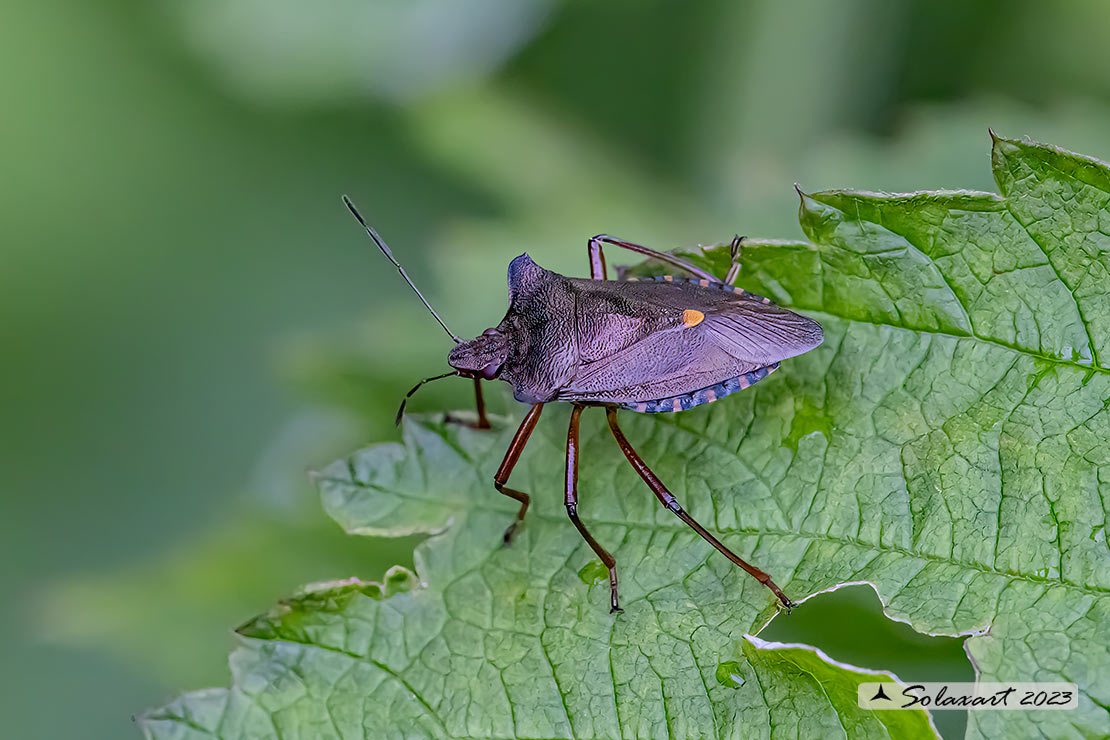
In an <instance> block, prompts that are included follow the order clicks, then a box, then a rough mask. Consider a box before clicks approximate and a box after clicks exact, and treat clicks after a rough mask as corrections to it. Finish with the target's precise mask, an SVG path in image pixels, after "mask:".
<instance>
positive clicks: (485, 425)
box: [474, 378, 490, 429]
mask: <svg viewBox="0 0 1110 740" xmlns="http://www.w3.org/2000/svg"><path fill="white" fill-rule="evenodd" d="M474 403H475V404H476V405H477V407H478V422H477V423H476V424H475V425H474V428H475V429H489V428H490V424H489V419H487V418H486V399H485V397H484V396H483V395H482V381H481V379H480V378H475V379H474Z"/></svg>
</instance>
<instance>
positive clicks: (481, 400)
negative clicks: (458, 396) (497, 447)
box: [444, 378, 491, 429]
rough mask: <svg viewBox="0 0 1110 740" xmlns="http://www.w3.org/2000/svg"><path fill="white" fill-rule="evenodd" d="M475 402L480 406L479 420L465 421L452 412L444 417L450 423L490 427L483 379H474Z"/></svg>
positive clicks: (477, 427)
mask: <svg viewBox="0 0 1110 740" xmlns="http://www.w3.org/2000/svg"><path fill="white" fill-rule="evenodd" d="M474 403H475V405H476V406H477V408H478V421H465V420H463V419H458V418H456V417H454V416H452V415H451V414H447V418H446V419H444V421H446V422H447V423H448V424H461V425H462V426H466V427H470V428H471V429H490V428H491V425H490V423H489V418H488V417H487V416H486V399H485V397H484V396H483V395H482V379H481V378H475V379H474Z"/></svg>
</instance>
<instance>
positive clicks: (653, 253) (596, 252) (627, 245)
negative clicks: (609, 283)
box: [587, 234, 721, 283]
mask: <svg viewBox="0 0 1110 740" xmlns="http://www.w3.org/2000/svg"><path fill="white" fill-rule="evenodd" d="M602 244H611V245H612V246H614V247H621V248H623V249H627V250H629V251H632V252H636V253H637V254H642V255H644V256H645V257H651V258H653V259H657V260H659V261H660V262H665V263H667V264H668V265H673V266H674V267H677V268H679V269H681V270H685V271H686V272H688V273H690V274H691V275H697V276H698V277H699V278H701V279H702V280H708V281H710V282H713V283H719V282H721V279H720V278H718V277H717V276H716V275H713V274H712V273H709V272H706V271H705V270H703V269H701V268H700V267H696V266H695V265H692V264H690V263H689V262H687V261H686V260H684V259H682V258H681V257H675V256H674V255H673V254H667V253H666V252H660V251H659V250H657V249H652V248H651V247H645V246H643V245H641V244H634V243H632V242H626V241H623V240H621V239H614V238H613V237H611V236H609V235H608V234H598V235H597V236H595V237H593V238H592V239H590V242H589V245H588V247H587V249H588V251H589V256H590V278H591V279H592V280H605V279H606V270H605V255H604V254H602V251H601V246H602Z"/></svg>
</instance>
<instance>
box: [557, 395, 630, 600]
mask: <svg viewBox="0 0 1110 740" xmlns="http://www.w3.org/2000/svg"><path fill="white" fill-rule="evenodd" d="M582 408H583V407H582V406H578V405H575V406H574V408H573V409H572V410H571V412H570V430H569V431H568V432H567V489H566V498H565V499H564V503H565V504H566V507H567V516H569V517H570V521H571V522H572V523H573V524H574V526H575V527H576V528H577V529H578V534H580V535H582V539H584V540H586V544H587V545H589V546H590V549H591V550H593V551H594V554H595V555H597V556H598V557H599V558H601V562H602V563H604V564H605V567H606V568H608V569H609V613H610V614H612V613H613V612H619V611H621V607H620V604H619V603H617V561H616V559H614V558H613V556H612V555H610V554H609V551H608V550H606V549H605V548H604V547H602V546H601V545H599V544H598V543H597V540H595V539H594V538H593V535H591V534H590V533H589V532H588V531H586V525H585V524H583V523H582V520H581V519H579V518H578V417H580V416H581V415H582Z"/></svg>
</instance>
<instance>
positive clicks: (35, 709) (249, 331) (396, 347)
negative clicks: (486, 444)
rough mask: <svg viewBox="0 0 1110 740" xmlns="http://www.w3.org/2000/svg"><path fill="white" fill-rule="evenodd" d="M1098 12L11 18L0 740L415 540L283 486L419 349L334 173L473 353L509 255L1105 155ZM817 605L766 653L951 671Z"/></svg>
mask: <svg viewBox="0 0 1110 740" xmlns="http://www.w3.org/2000/svg"><path fill="white" fill-rule="evenodd" d="M1107 28H1110V5H1107V4H1106V3H1104V2H1100V1H1099V0H1075V1H1072V2H1046V0H1007V1H1006V2H1002V1H998V2H978V3H966V2H956V1H955V0H943V1H938V0H918V1H914V2H901V3H889V2H885V1H884V0H842V1H841V2H836V3H829V2H821V1H820V0H811V1H806V0H787V1H784V2H775V3H770V2H725V1H724V0H718V1H716V2H702V3H685V2H678V1H677V0H648V1H647V2H643V1H641V2H631V1H624V2H605V3H586V2H582V1H574V0H567V1H565V2H556V1H555V0H478V1H476V2H470V3H456V2H450V1H449V0H409V1H408V2H401V1H400V0H396V1H394V2H370V1H369V0H362V1H356V0H331V1H330V2H327V3H297V2H293V1H292V0H190V1H186V0H177V1H172V0H163V1H162V2H147V3H141V2H134V1H133V0H101V1H100V2H97V3H90V2H87V1H86V0H37V2H34V3H18V4H12V3H8V4H7V7H6V8H5V10H4V12H3V23H2V24H0V70H3V71H2V72H0V79H2V80H3V97H4V102H5V105H4V111H3V113H2V115H0V162H2V163H3V178H2V180H0V188H2V193H0V195H2V197H0V224H3V237H2V242H0V347H2V352H3V355H2V359H3V362H2V364H0V373H2V374H3V375H2V381H3V382H2V383H0V419H2V422H3V423H2V424H0V485H2V489H0V491H2V494H0V507H2V508H0V521H2V522H3V525H4V526H3V528H2V530H0V531H2V533H3V537H2V541H0V547H2V548H3V550H2V552H0V563H2V566H0V567H2V568H3V573H4V577H5V587H6V588H5V591H6V596H5V598H4V599H3V602H2V603H3V606H2V613H0V655H2V656H3V658H2V660H3V664H4V668H5V670H3V671H2V673H0V681H3V686H2V687H0V716H2V717H3V728H4V729H3V732H2V734H3V735H4V736H5V737H11V738H51V739H53V738H71V737H72V738H76V737H84V738H119V737H136V736H137V732H136V731H135V730H134V729H133V728H131V727H130V726H129V722H130V715H131V714H132V713H134V712H137V711H141V710H142V709H144V708H146V707H148V706H150V705H153V704H156V703H159V702H161V701H163V700H165V699H167V698H168V697H170V696H172V695H174V694H176V693H178V692H179V691H181V690H184V689H189V688H197V687H201V686H205V685H218V684H225V683H226V681H227V674H226V663H225V660H226V653H227V651H228V649H229V647H230V646H231V644H232V640H231V633H230V629H231V628H232V627H233V626H234V625H236V624H238V623H239V622H241V621H243V620H245V619H247V618H248V617H250V616H252V615H253V614H254V613H256V612H258V611H261V610H263V609H265V608H267V607H268V606H269V605H270V604H271V603H273V602H274V601H275V600H276V599H278V598H280V597H281V596H283V595H285V594H287V593H289V592H290V591H292V590H293V589H295V588H296V587H297V586H298V585H300V584H302V583H304V582H307V581H312V580H322V579H330V578H338V577H346V576H350V575H359V576H363V577H366V578H377V577H380V576H381V574H382V573H383V572H384V570H385V569H386V567H388V566H389V565H391V564H393V563H398V562H399V563H406V562H409V561H410V559H411V548H412V544H413V541H411V540H407V541H402V542H374V541H371V540H367V539H363V538H353V537H347V536H345V535H343V534H342V533H341V532H340V531H339V529H338V528H337V527H335V526H334V525H332V524H331V523H329V522H328V521H326V520H325V518H324V516H323V514H322V513H321V511H320V509H319V506H318V504H317V501H316V499H315V496H314V493H313V492H312V491H311V489H310V488H309V486H308V485H307V482H306V478H305V475H304V472H305V471H306V470H307V469H309V468H311V467H312V466H314V465H318V464H322V463H325V462H327V461H329V460H330V459H331V458H333V457H336V456H338V455H340V454H342V453H343V452H345V451H347V450H349V449H351V448H353V447H355V446H357V445H359V444H363V443H366V442H369V441H374V440H380V439H392V438H394V437H395V435H396V432H395V431H394V430H393V429H392V417H393V412H394V410H395V405H396V403H397V401H398V399H399V398H400V396H401V395H402V394H403V393H404V391H405V390H407V389H408V388H409V387H410V385H411V384H412V383H413V382H414V381H415V380H416V379H418V378H420V377H422V376H424V375H427V374H432V373H435V372H438V371H441V369H442V368H444V367H445V362H444V358H445V354H446V351H447V349H448V347H449V342H448V341H447V340H446V338H445V337H444V336H443V335H442V333H441V332H440V331H439V329H438V328H437V327H436V326H435V324H434V323H433V322H432V321H431V320H430V319H429V318H428V317H427V316H426V315H425V314H424V313H423V310H422V309H421V308H420V306H419V304H418V303H416V302H415V300H413V299H412V297H411V296H410V295H409V294H408V293H407V292H406V291H407V289H406V288H405V286H404V285H403V284H402V283H400V281H399V280H398V278H397V276H396V274H395V273H394V272H393V271H392V269H391V268H389V266H388V265H387V264H386V263H385V262H384V261H383V260H382V259H381V258H380V256H379V255H377V254H376V253H375V252H374V251H373V250H372V249H370V248H368V246H367V244H366V243H365V241H364V238H363V235H362V234H361V233H360V232H359V230H358V228H357V227H356V225H355V224H354V222H353V221H352V220H351V219H350V218H349V216H348V215H347V214H346V212H345V211H344V210H343V208H342V206H341V205H340V202H339V195H340V194H341V193H344V192H347V193H350V194H351V196H352V197H353V198H354V199H355V201H356V202H357V203H358V204H359V205H360V206H361V208H362V209H363V211H364V213H365V214H366V215H367V216H368V217H369V218H370V219H371V220H372V221H373V222H374V223H375V224H376V225H377V226H378V228H379V230H380V231H381V232H382V233H383V234H384V235H385V237H386V238H387V239H388V240H389V242H390V243H391V245H392V246H393V248H394V251H395V252H397V254H398V255H399V256H400V257H401V259H402V260H404V261H405V262H406V263H407V266H408V269H409V271H410V273H411V274H412V275H413V277H414V279H415V280H416V281H417V282H418V283H419V284H420V285H421V286H422V287H423V289H424V291H425V292H426V293H427V294H428V296H429V298H430V299H431V300H432V301H433V302H434V304H435V305H436V306H437V307H438V309H439V310H440V312H441V313H442V314H443V315H444V316H445V317H448V322H449V324H450V325H451V326H452V328H453V329H454V330H455V331H456V332H457V333H459V334H463V335H471V336H473V335H475V334H477V333H479V332H480V331H481V330H482V329H484V328H486V327H487V326H489V325H490V324H492V323H496V320H497V319H498V318H499V317H500V315H501V313H502V312H503V310H504V305H505V300H504V280H505V277H504V275H505V266H506V265H507V263H508V261H509V259H511V258H512V257H513V256H515V255H516V254H519V253H520V252H522V251H524V250H525V249H527V250H528V251H529V252H530V254H531V255H532V256H533V257H534V258H535V259H536V260H537V261H538V262H539V263H540V264H543V265H544V266H546V267H548V268H551V269H554V270H558V271H560V272H565V273H569V274H582V273H583V272H584V271H585V269H586V259H585V240H586V238H587V237H588V236H589V235H592V234H594V233H597V232H600V231H606V232H609V233H613V234H618V235H621V236H624V237H626V238H630V239H634V240H637V241H642V242H644V243H647V244H651V245H655V246H659V247H665V248H670V247H673V246H677V245H679V244H690V243H697V242H701V243H709V242H716V241H719V240H721V239H724V238H728V237H730V236H731V235H732V234H733V233H734V232H740V233H747V234H751V235H758V236H761V237H780V238H797V237H800V236H801V233H800V230H799V228H798V226H797V221H796V210H797V202H796V195H795V194H794V191H793V189H792V187H791V186H792V184H793V183H794V182H799V183H801V184H802V185H803V187H806V188H809V189H821V188H828V187H841V186H845V187H847V186H851V187H858V188H867V189H887V190H905V189H923V188H980V189H994V185H993V182H992V180H991V176H990V169H989V159H988V152H989V146H988V139H987V127H988V126H993V127H994V128H995V129H996V130H998V131H999V132H1000V133H1002V134H1004V135H1007V136H1020V135H1030V136H1032V137H1033V138H1036V139H1038V140H1042V141H1049V142H1052V143H1055V144H1059V145H1061V146H1064V147H1066V148H1069V149H1073V150H1077V151H1081V152H1084V153H1088V154H1092V155H1095V156H1100V157H1103V158H1106V157H1110V138H1108V137H1107V135H1106V133H1107V132H1108V131H1110V58H1108V56H1110V47H1108V46H1107V45H1106V44H1105V33H1106V29H1107ZM469 402H470V386H469V385H468V384H465V383H455V384H450V383H442V384H438V385H436V386H431V387H429V388H428V390H427V391H426V392H425V393H424V394H423V395H421V396H419V397H417V398H416V399H415V403H414V407H415V408H416V409H417V410H419V409H425V410H427V409H440V408H444V407H447V406H452V405H456V406H462V405H465V404H468V403H469ZM494 406H495V409H496V410H498V411H508V410H510V405H509V403H507V402H506V400H505V397H504V396H502V397H501V398H499V399H497V398H495V399H494ZM514 413H515V410H514ZM491 495H492V491H491ZM807 606H808V612H809V614H810V616H809V617H805V616H803V614H802V612H807V610H799V613H798V614H797V615H796V617H797V618H795V617H794V616H792V617H791V622H790V623H789V624H779V622H781V621H782V620H778V621H777V622H776V624H775V625H773V626H772V628H770V629H769V631H768V635H767V636H769V637H771V638H773V639H805V640H809V641H812V642H815V643H816V644H819V645H821V646H823V647H825V649H826V650H827V651H828V652H829V653H831V654H832V655H833V656H834V657H838V658H841V659H844V660H849V661H854V662H858V663H862V664H864V665H872V666H883V667H891V668H894V669H895V670H897V671H899V672H901V673H902V674H903V675H906V676H912V677H913V678H916V679H928V678H933V679H934V680H937V679H942V678H950V679H960V680H968V679H969V678H970V676H971V670H970V667H969V665H968V664H967V661H966V660H965V659H964V658H963V656H962V652H961V649H960V644H959V642H958V641H956V640H941V641H936V640H932V641H931V640H929V639H928V638H924V637H921V636H916V635H913V634H912V633H910V631H909V630H908V628H904V626H902V625H895V624H893V623H890V622H887V621H886V620H884V619H882V618H881V617H880V616H878V614H879V612H878V602H877V600H876V599H875V597H874V595H873V593H872V592H870V590H869V589H866V588H862V589H847V590H844V591H841V592H839V593H837V594H835V595H829V596H824V597H820V598H818V599H816V600H814V601H813V602H811V603H810V604H809V605H807ZM948 714H949V715H951V714H953V713H948ZM946 722H947V723H948V724H946V726H945V729H946V731H947V732H956V731H958V722H959V719H958V718H955V719H946ZM954 722H955V723H956V724H953V723H954ZM953 728H955V729H953Z"/></svg>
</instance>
